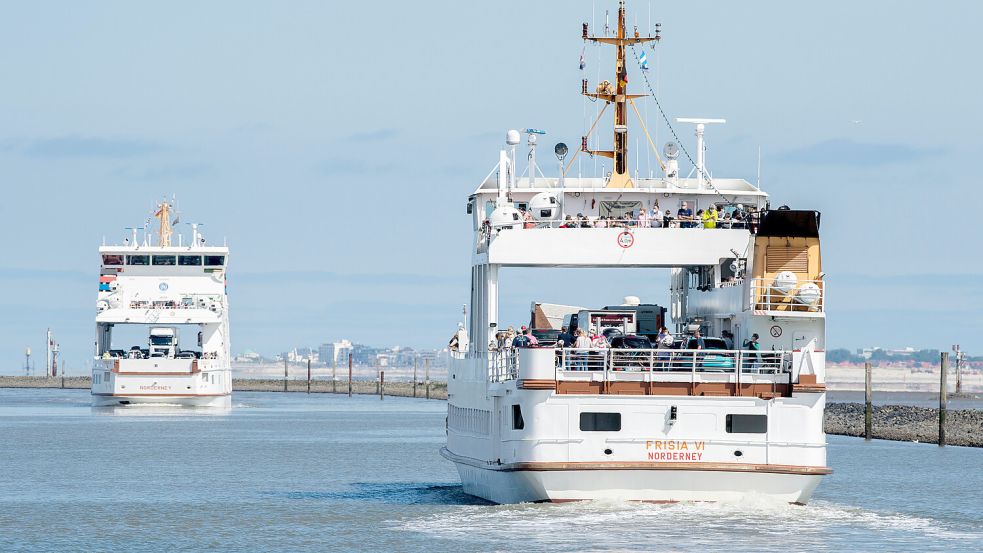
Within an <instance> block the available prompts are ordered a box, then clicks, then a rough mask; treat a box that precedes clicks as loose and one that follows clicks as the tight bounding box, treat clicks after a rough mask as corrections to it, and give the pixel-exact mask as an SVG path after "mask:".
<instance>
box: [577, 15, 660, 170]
mask: <svg viewBox="0 0 983 553" xmlns="http://www.w3.org/2000/svg"><path fill="white" fill-rule="evenodd" d="M583 36H584V40H585V41H588V40H589V41H591V42H599V43H602V44H613V45H615V46H616V47H617V51H618V52H617V53H618V55H617V60H616V61H615V80H616V84H615V86H614V87H612V86H611V83H610V82H608V81H603V82H601V83H600V84H598V86H597V91H596V92H588V90H587V80H586V79H584V81H583V86H582V90H581V93H582V94H583V95H584V96H588V97H590V98H596V99H598V100H603V101H605V102H606V103H607V104H614V149H613V150H591V149H589V148H588V147H587V138H588V137H587V136H584V137H583V138H582V143H581V150H582V151H584V152H586V153H588V154H590V155H592V156H593V155H599V156H604V157H609V158H611V159H613V160H614V167H613V170H612V171H611V179H610V180H608V183H607V186H608V187H609V188H634V186H635V184H634V183H633V182H632V180H631V175H629V173H628V106H627V104H628V102H630V101H631V100H632V99H634V98H643V97H645V96H646V95H645V94H628V68H627V66H626V65H625V47H626V46H633V45H635V44H644V43H646V42H651V41H658V40H660V39H661V37H660V36H659V30H658V27H657V28H656V32H655V36H640V35H639V34H638V28H637V27H636V28H635V31H634V35H633V36H628V31H627V29H626V28H625V2H624V0H621V2H619V6H618V32H617V35H616V36H614V37H609V36H600V37H598V36H591V35H590V34H589V33H588V28H587V24H586V23H584V34H583Z"/></svg>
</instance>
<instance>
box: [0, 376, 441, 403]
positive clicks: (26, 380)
mask: <svg viewBox="0 0 983 553" xmlns="http://www.w3.org/2000/svg"><path fill="white" fill-rule="evenodd" d="M91 385H92V380H91V378H90V377H88V376H68V377H65V378H62V377H60V376H59V377H55V378H46V377H43V376H0V388H65V389H84V390H88V389H89V388H90V387H91ZM232 390H233V391H235V392H283V391H284V386H283V379H274V378H268V379H261V378H233V379H232ZM286 391H287V392H304V393H306V392H307V380H294V379H291V380H287V389H286ZM415 392H416V396H415V397H420V398H423V397H427V385H426V382H424V381H422V380H421V381H419V382H417V385H416V390H415ZM311 393H318V394H323V393H329V394H330V393H337V394H347V393H348V381H347V380H338V381H335V382H332V381H331V380H312V381H311ZM352 393H353V394H375V395H378V394H379V387H378V383H377V381H375V380H353V381H352ZM386 395H387V396H398V397H414V389H413V382H406V381H402V380H399V381H393V382H388V381H387V382H386ZM430 399H447V383H445V382H435V381H432V380H431V381H430Z"/></svg>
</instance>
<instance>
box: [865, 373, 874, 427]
mask: <svg viewBox="0 0 983 553" xmlns="http://www.w3.org/2000/svg"><path fill="white" fill-rule="evenodd" d="M872 372H873V369H872V368H871V366H870V361H867V362H866V363H864V439H865V440H867V441H870V438H871V434H872V432H871V430H872V426H873V418H874V407H873V406H872V405H871V403H872V400H873V396H874V391H873V389H872V388H873V385H872V383H871V373H872Z"/></svg>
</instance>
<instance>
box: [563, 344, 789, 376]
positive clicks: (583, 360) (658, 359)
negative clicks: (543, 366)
mask: <svg viewBox="0 0 983 553" xmlns="http://www.w3.org/2000/svg"><path fill="white" fill-rule="evenodd" d="M557 351H558V352H559V356H558V362H557V370H558V371H579V372H584V371H586V372H591V371H593V372H603V373H604V374H605V377H606V376H607V374H608V373H609V372H647V373H684V374H685V373H690V379H691V383H695V382H696V375H697V373H718V374H737V375H738V379H739V378H740V374H741V373H743V374H780V373H787V372H790V370H791V360H792V357H791V352H789V351H785V350H781V351H778V350H774V351H773V350H765V351H762V350H715V349H703V350H697V349H619V348H561V349H558V350H557Z"/></svg>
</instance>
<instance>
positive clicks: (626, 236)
mask: <svg viewBox="0 0 983 553" xmlns="http://www.w3.org/2000/svg"><path fill="white" fill-rule="evenodd" d="M618 245H619V246H621V247H622V248H626V249H627V248H630V247H632V246H634V245H635V235H633V234H632V233H630V232H628V231H625V232H622V233H621V234H619V235H618Z"/></svg>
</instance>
